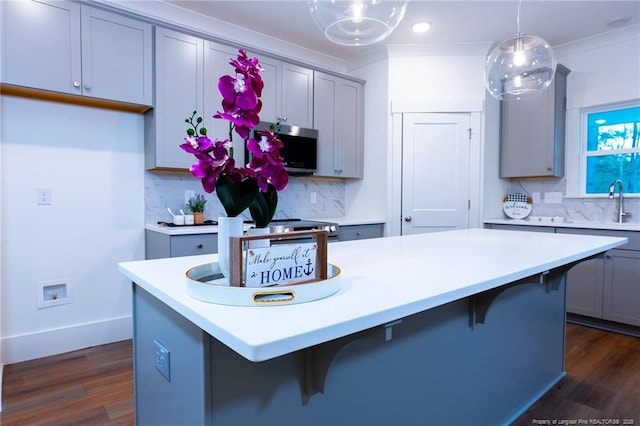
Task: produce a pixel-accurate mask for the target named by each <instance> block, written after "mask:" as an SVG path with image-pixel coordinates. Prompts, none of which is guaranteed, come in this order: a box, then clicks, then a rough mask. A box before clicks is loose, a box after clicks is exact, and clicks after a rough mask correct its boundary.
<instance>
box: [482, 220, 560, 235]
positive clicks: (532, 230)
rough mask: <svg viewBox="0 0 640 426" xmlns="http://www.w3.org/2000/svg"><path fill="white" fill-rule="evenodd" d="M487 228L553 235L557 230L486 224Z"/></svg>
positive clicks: (544, 227) (545, 227)
mask: <svg viewBox="0 0 640 426" xmlns="http://www.w3.org/2000/svg"><path fill="white" fill-rule="evenodd" d="M485 228H489V229H501V230H503V231H528V232H548V233H550V234H553V233H554V232H555V228H553V227H550V226H529V225H526V226H523V225H501V224H495V223H491V224H486V225H485Z"/></svg>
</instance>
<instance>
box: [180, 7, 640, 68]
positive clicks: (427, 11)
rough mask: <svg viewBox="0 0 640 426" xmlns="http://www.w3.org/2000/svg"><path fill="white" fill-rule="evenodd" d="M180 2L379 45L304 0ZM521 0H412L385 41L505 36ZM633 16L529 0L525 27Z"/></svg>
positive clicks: (570, 27)
mask: <svg viewBox="0 0 640 426" xmlns="http://www.w3.org/2000/svg"><path fill="white" fill-rule="evenodd" d="M167 3H172V4H174V5H177V6H179V7H182V8H185V9H189V10H192V11H195V12H197V13H200V14H203V15H207V16H211V17H214V18H216V19H219V20H222V21H226V22H229V23H232V24H235V25H238V26H241V27H245V28H250V29H252V30H253V31H256V32H258V33H263V34H266V35H269V36H272V37H275V38H278V39H281V40H286V41H289V42H292V43H294V44H297V45H300V46H303V47H306V48H309V49H312V50H315V51H318V52H322V53H324V54H328V55H330V56H334V57H336V58H339V59H343V60H349V59H352V58H354V57H356V56H359V55H361V54H365V53H367V52H368V51H371V50H373V49H375V48H376V46H359V47H346V46H340V45H337V44H334V43H332V42H330V41H328V40H326V39H325V37H324V35H323V34H322V32H321V31H320V29H318V28H317V26H316V25H315V23H314V21H313V20H312V18H311V15H310V13H309V8H308V6H307V2H306V1H304V0H288V1H282V0H277V1H276V0H273V1H272V0H262V1H256V0H253V1H248V0H230V1H222V0H209V1H203V0H198V1H191V0H168V1H167ZM517 10H518V2H517V1H516V0H499V1H482V0H466V1H462V0H461V1H458V0H448V1H428V0H410V1H409V3H408V5H407V12H406V15H405V17H404V20H403V21H402V22H401V23H400V25H399V26H398V28H396V30H395V31H394V32H393V33H392V34H391V35H390V36H389V37H388V38H387V39H386V40H384V41H383V42H381V43H385V44H423V43H428V44H448V43H456V44H457V43H467V42H489V43H492V42H499V41H502V40H505V39H508V38H510V37H511V36H513V34H514V33H516V31H517V25H516V16H517ZM626 17H629V21H628V22H625V23H624V24H623V25H622V26H628V25H633V24H638V23H639V22H640V21H639V19H640V0H622V1H611V0H604V1H599V0H582V1H580V0H569V1H565V0H551V1H550V0H524V1H523V2H522V4H521V12H520V27H521V30H522V32H524V33H526V34H534V35H537V36H540V37H542V38H543V39H545V40H546V41H548V42H549V43H551V45H552V46H557V45H560V44H564V43H567V42H570V41H573V40H578V39H582V38H586V37H589V36H593V35H595V34H600V33H604V32H607V31H611V30H613V29H616V28H618V27H619V26H615V25H610V24H609V23H610V21H613V20H619V19H622V18H626ZM419 20H426V21H430V22H431V23H432V28H431V30H429V31H428V32H427V33H425V34H421V35H418V34H413V33H412V32H411V30H410V26H411V24H413V23H414V22H416V21H419Z"/></svg>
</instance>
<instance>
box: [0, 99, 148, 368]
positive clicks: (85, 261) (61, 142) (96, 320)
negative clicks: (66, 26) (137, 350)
mask: <svg viewBox="0 0 640 426" xmlns="http://www.w3.org/2000/svg"><path fill="white" fill-rule="evenodd" d="M1 103H2V117H1V118H2V124H3V126H2V135H1V138H2V154H3V155H2V176H1V186H2V200H1V203H2V212H3V216H2V229H1V230H2V248H3V251H2V283H3V287H2V314H1V315H2V331H1V333H0V335H1V336H2V359H3V361H4V362H5V363H14V362H18V361H22V360H27V359H33V358H38V357H42V356H48V355H52V354H56V353H62V352H67V351H70V350H75V349H80V348H85V347H89V346H93V345H99V344H104V343H109V342H113V341H117V340H123V339H128V338H131V336H132V323H131V290H130V283H129V282H128V281H127V280H126V279H125V278H124V276H122V275H121V274H120V273H119V272H118V270H117V263H118V262H120V261H127V260H135V259H142V258H143V257H144V238H143V237H144V234H143V232H144V177H143V175H144V162H143V159H144V158H143V152H144V150H143V141H144V138H143V118H142V116H141V115H135V114H130V113H124V112H115V111H108V110H103V109H97V108H87V107H79V106H74V105H65V104H58V103H50V102H43V101H37V100H30V99H23V98H15V97H8V96H4V97H2V100H1ZM38 187H48V188H51V191H52V204H51V205H49V206H39V205H36V188H38ZM58 280H59V281H61V282H66V283H67V284H68V286H69V289H70V297H71V301H72V302H71V303H69V304H63V305H59V306H53V307H48V308H44V309H38V307H37V295H38V289H39V284H41V283H43V282H48V281H58Z"/></svg>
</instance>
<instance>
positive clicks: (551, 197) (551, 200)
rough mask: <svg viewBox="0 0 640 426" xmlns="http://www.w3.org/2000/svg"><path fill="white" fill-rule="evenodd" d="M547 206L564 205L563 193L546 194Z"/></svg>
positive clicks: (545, 201)
mask: <svg viewBox="0 0 640 426" xmlns="http://www.w3.org/2000/svg"><path fill="white" fill-rule="evenodd" d="M544 203H545V204H562V192H545V193H544Z"/></svg>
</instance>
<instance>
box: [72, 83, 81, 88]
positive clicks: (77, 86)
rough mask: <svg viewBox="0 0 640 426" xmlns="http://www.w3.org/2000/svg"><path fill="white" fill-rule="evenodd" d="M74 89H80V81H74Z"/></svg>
mask: <svg viewBox="0 0 640 426" xmlns="http://www.w3.org/2000/svg"><path fill="white" fill-rule="evenodd" d="M73 87H75V88H76V89H77V88H79V87H80V82H79V81H74V82H73Z"/></svg>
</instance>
